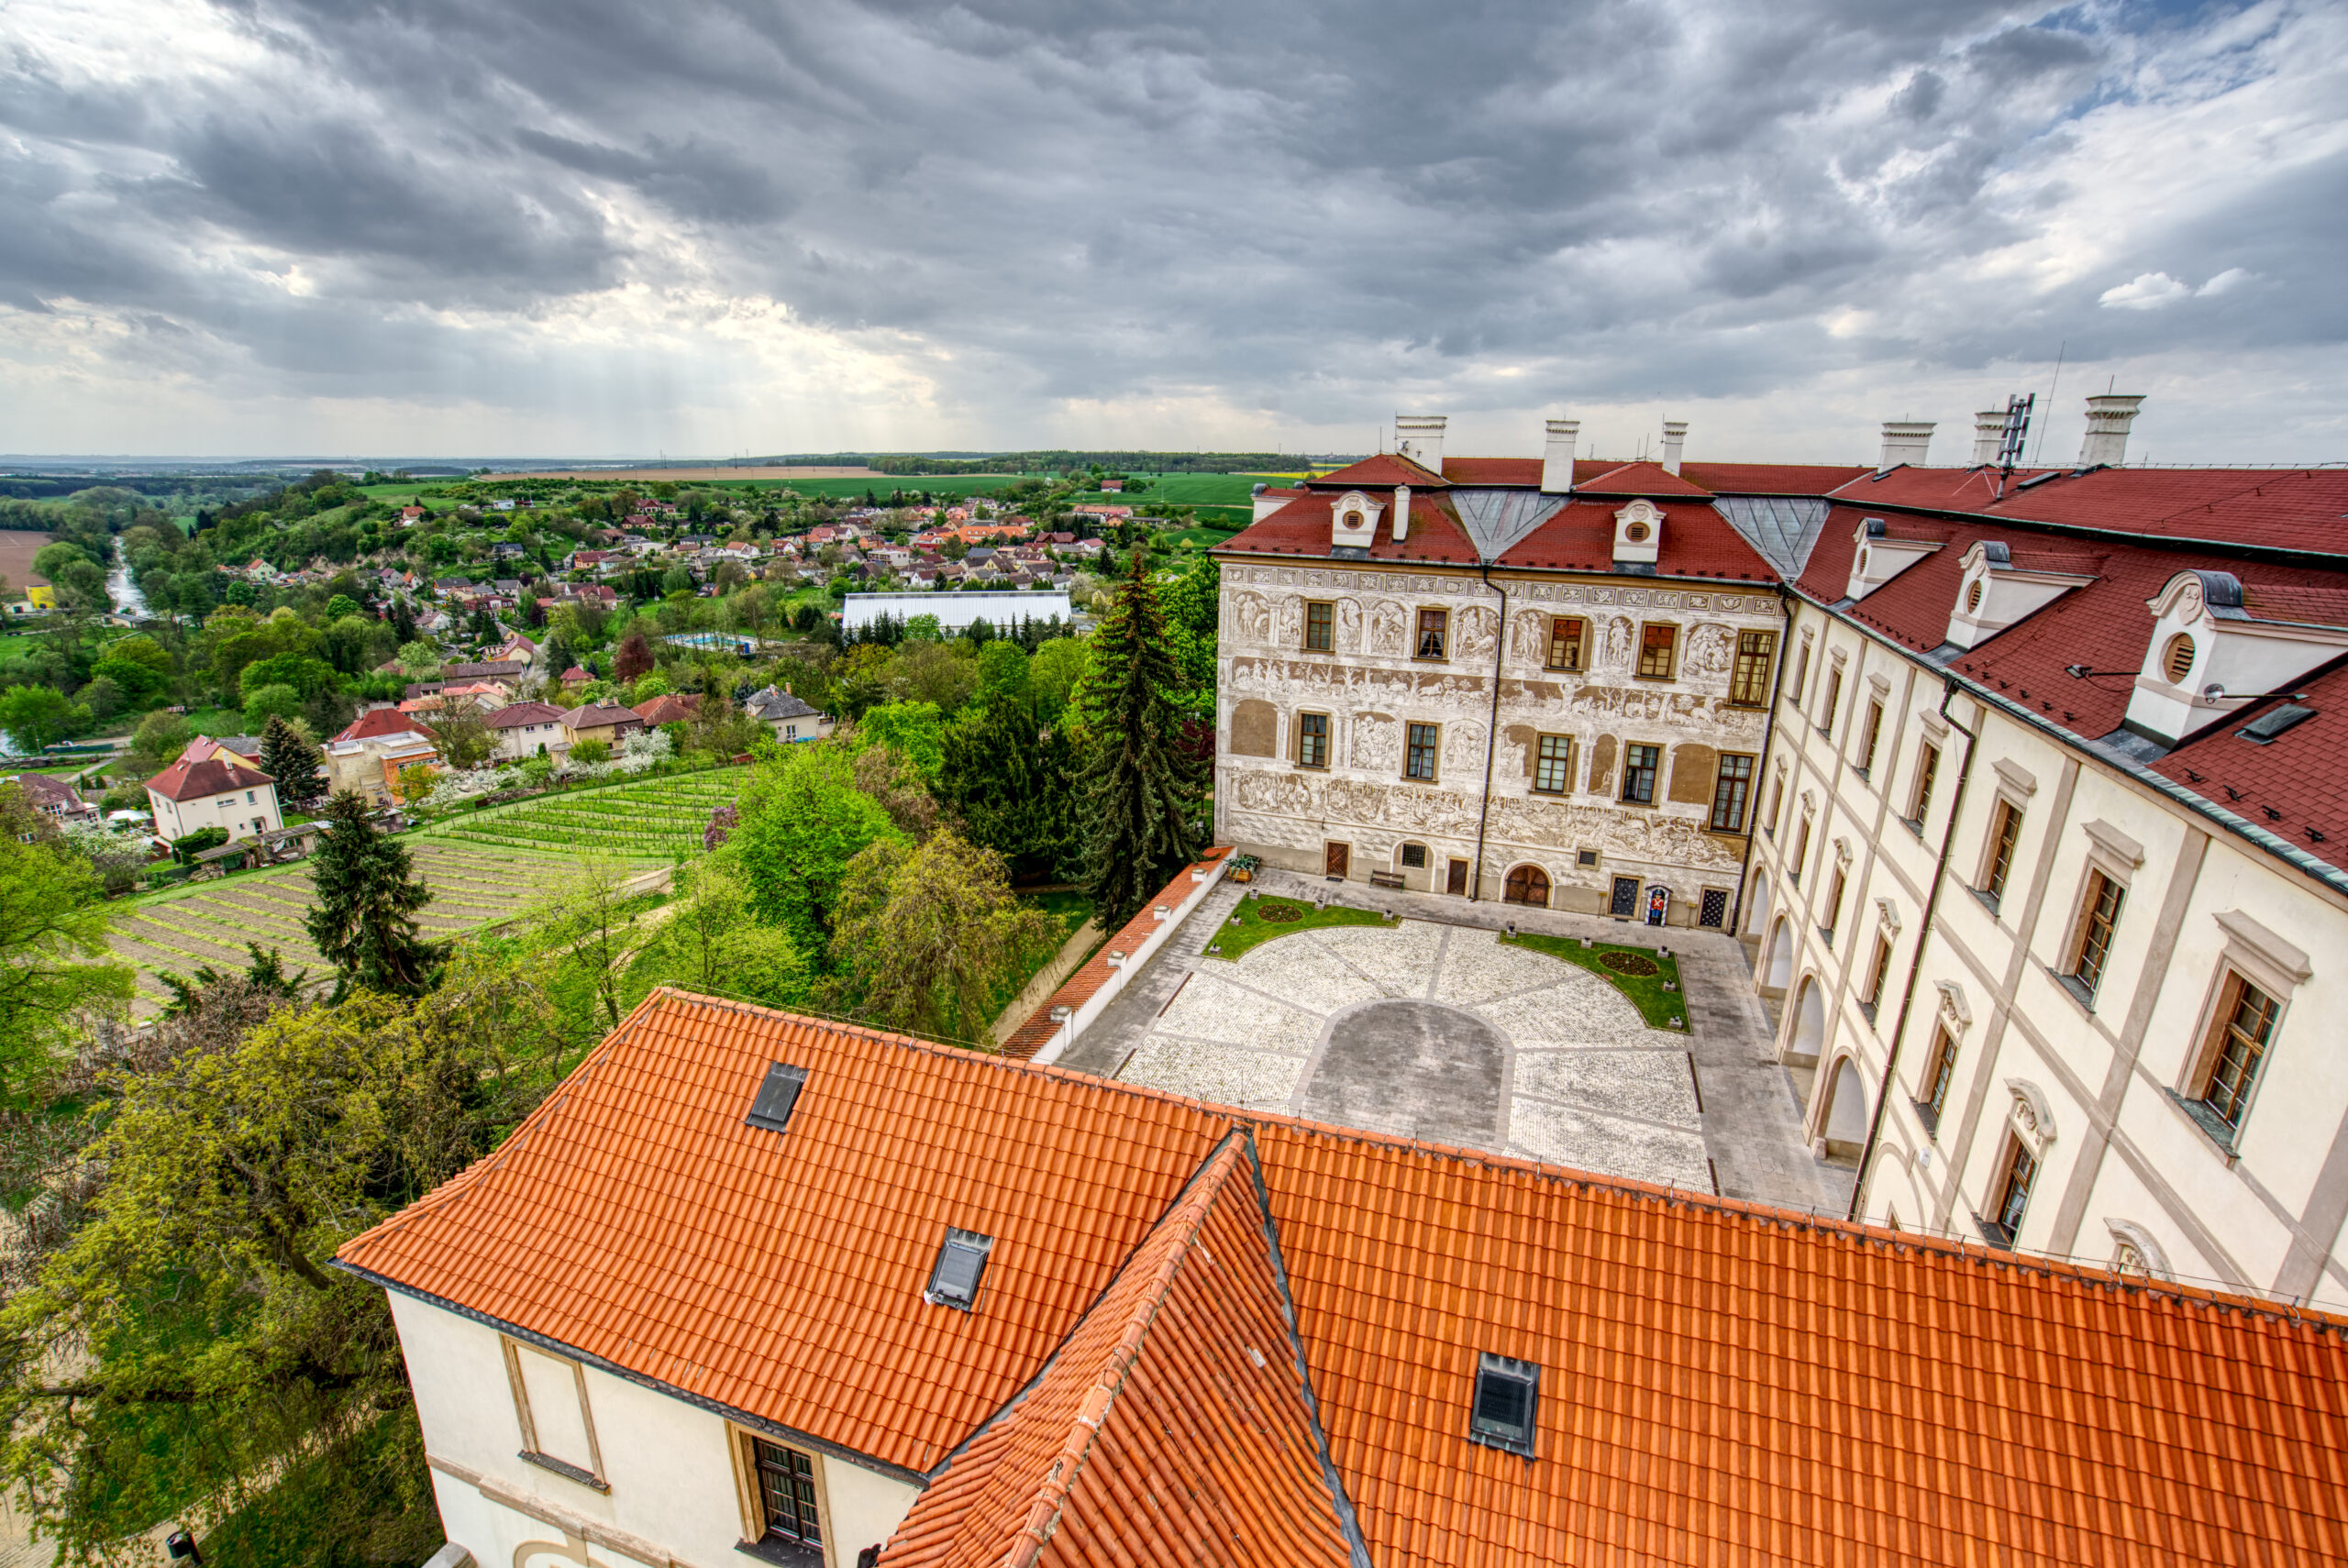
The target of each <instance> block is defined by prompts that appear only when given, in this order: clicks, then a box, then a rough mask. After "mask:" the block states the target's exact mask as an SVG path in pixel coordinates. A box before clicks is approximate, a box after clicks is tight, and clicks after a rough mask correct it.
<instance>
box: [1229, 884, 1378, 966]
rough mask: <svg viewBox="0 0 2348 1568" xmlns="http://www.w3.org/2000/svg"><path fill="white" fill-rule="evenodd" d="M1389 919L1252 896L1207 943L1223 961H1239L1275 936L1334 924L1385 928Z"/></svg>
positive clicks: (1365, 912)
mask: <svg viewBox="0 0 2348 1568" xmlns="http://www.w3.org/2000/svg"><path fill="white" fill-rule="evenodd" d="M1385 923H1386V917H1385V916H1384V915H1381V914H1379V912H1378V911H1376V910H1357V909H1353V908H1350V907H1349V906H1347V905H1345V904H1331V905H1330V906H1329V907H1328V908H1327V909H1324V910H1316V909H1314V908H1313V907H1312V905H1311V904H1307V903H1301V902H1299V901H1298V900H1294V899H1275V898H1271V897H1268V896H1267V895H1265V894H1262V893H1250V894H1248V895H1247V896H1246V898H1244V899H1242V900H1239V908H1238V909H1237V910H1235V911H1233V912H1232V917H1231V918H1230V919H1229V920H1227V921H1225V922H1223V926H1222V929H1221V930H1219V931H1217V932H1216V933H1214V935H1213V936H1211V937H1209V938H1208V939H1207V940H1208V941H1209V943H1210V944H1213V945H1216V946H1219V947H1221V948H1222V949H1223V951H1222V952H1221V953H1220V954H1218V955H1216V956H1218V957H1223V958H1236V957H1238V956H1239V955H1241V954H1243V953H1245V952H1246V951H1247V950H1248V949H1249V948H1251V947H1258V946H1261V945H1262V944H1265V943H1267V942H1269V941H1270V940H1272V938H1274V937H1276V936H1287V935H1289V934H1290V933H1293V932H1299V931H1318V930H1320V929H1322V928H1323V927H1324V926H1332V925H1384V924H1385Z"/></svg>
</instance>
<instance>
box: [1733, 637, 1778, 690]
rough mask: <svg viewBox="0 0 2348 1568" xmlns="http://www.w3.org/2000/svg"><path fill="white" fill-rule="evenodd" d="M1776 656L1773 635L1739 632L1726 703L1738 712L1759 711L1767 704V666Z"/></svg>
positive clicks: (1775, 642) (1775, 638)
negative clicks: (1745, 710) (1747, 709)
mask: <svg viewBox="0 0 2348 1568" xmlns="http://www.w3.org/2000/svg"><path fill="white" fill-rule="evenodd" d="M1777 653H1778V634H1777V633H1775V632H1739V633H1738V634H1737V635H1736V663H1735V665H1734V666H1733V667H1732V668H1731V669H1730V670H1729V677H1728V700H1729V701H1730V702H1731V703H1732V704H1733V705H1734V706H1736V707H1739V708H1761V707H1766V706H1767V705H1768V701H1769V665H1770V662H1771V660H1773V659H1774V658H1775V657H1777Z"/></svg>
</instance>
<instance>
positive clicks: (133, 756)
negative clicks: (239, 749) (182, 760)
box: [130, 713, 282, 793]
mask: <svg viewBox="0 0 2348 1568" xmlns="http://www.w3.org/2000/svg"><path fill="white" fill-rule="evenodd" d="M194 738H195V729H194V726H193V725H191V724H190V723H188V722H187V720H186V718H185V717H184V716H183V715H182V714H178V713H150V714H148V715H147V716H146V717H145V718H143V719H141V720H139V721H138V729H136V730H134V731H133V732H131V736H130V761H131V766H132V767H134V768H136V769H137V770H138V775H139V777H141V778H151V777H153V776H154V775H155V774H157V773H160V772H161V771H162V770H163V769H164V768H165V767H169V766H170V765H171V764H172V763H173V762H175V761H177V760H178V759H179V755H180V753H181V752H183V751H185V750H186V749H187V743H188V742H190V741H192V740H194ZM281 793H282V791H281Z"/></svg>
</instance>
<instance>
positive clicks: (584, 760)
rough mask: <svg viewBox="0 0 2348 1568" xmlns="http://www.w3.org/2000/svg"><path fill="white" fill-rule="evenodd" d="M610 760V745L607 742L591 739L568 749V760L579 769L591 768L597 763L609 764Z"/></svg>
mask: <svg viewBox="0 0 2348 1568" xmlns="http://www.w3.org/2000/svg"><path fill="white" fill-rule="evenodd" d="M611 759H612V743H611V742H609V741H605V740H595V739H593V738H592V737H591V738H589V739H587V740H583V741H580V742H578V743H577V744H575V745H572V746H571V748H570V760H571V761H573V762H576V763H578V764H580V765H581V767H594V766H595V765H596V764H597V763H599V762H609V761H611Z"/></svg>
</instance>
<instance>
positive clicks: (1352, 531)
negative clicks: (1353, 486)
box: [1329, 490, 1386, 551]
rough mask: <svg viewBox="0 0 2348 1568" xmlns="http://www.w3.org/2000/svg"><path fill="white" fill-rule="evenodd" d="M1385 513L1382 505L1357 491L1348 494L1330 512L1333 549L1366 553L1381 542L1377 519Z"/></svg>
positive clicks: (1331, 545)
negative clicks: (1379, 540)
mask: <svg viewBox="0 0 2348 1568" xmlns="http://www.w3.org/2000/svg"><path fill="white" fill-rule="evenodd" d="M1385 512H1386V506H1385V503H1384V502H1377V501H1372V500H1370V498H1369V497H1368V495H1366V494H1364V493H1363V492H1362V491H1357V490H1349V491H1346V493H1345V494H1343V495H1341V496H1339V497H1337V499H1336V501H1335V502H1334V503H1333V504H1332V505H1331V507H1330V509H1329V546H1330V547H1331V548H1332V549H1338V550H1362V551H1367V550H1368V548H1369V547H1370V546H1371V545H1373V544H1375V543H1377V542H1378V520H1379V517H1381V516H1383V515H1384V514H1385Z"/></svg>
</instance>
